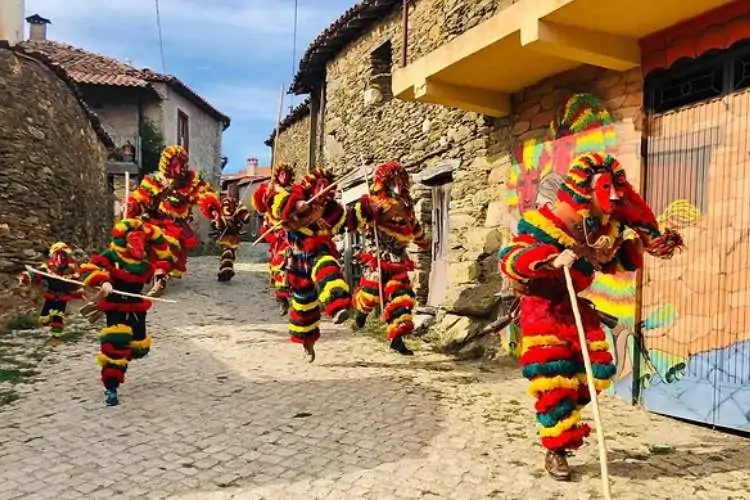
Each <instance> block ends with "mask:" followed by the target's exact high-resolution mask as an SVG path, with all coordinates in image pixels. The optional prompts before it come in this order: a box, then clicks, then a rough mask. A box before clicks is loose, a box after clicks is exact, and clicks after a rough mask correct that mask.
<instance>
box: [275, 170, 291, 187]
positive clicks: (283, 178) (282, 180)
mask: <svg viewBox="0 0 750 500" xmlns="http://www.w3.org/2000/svg"><path fill="white" fill-rule="evenodd" d="M277 179H278V181H279V184H281V185H282V186H286V185H287V184H289V180H290V179H289V172H287V171H286V170H282V171H281V172H279V175H278V177H277Z"/></svg>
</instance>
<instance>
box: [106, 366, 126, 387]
mask: <svg viewBox="0 0 750 500" xmlns="http://www.w3.org/2000/svg"><path fill="white" fill-rule="evenodd" d="M112 379H114V380H116V381H117V384H118V385H119V384H123V383H125V373H124V372H123V371H122V370H118V369H117V368H110V367H107V368H102V383H103V384H104V385H105V386H106V385H108V384H109V382H110V381H111V380H112Z"/></svg>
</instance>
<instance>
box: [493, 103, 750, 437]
mask: <svg viewBox="0 0 750 500" xmlns="http://www.w3.org/2000/svg"><path fill="white" fill-rule="evenodd" d="M631 135H632V134H631ZM621 139H622V138H621V137H620V136H619V135H618V128H617V126H616V124H615V123H614V120H613V119H612V117H611V115H610V114H609V113H608V112H607V110H606V109H604V108H603V106H602V104H601V102H600V100H599V99H598V98H597V97H596V96H593V95H590V94H577V95H574V96H572V97H571V98H570V99H568V100H567V101H566V102H565V103H564V104H563V105H561V106H560V108H559V109H558V111H557V113H556V117H555V119H554V120H553V121H552V123H551V124H550V127H549V129H548V131H547V133H546V137H545V138H543V140H529V141H526V142H524V143H523V144H520V145H519V146H518V147H517V148H516V150H515V152H514V155H513V158H512V169H511V173H510V178H509V179H508V182H507V184H506V189H507V198H506V199H507V200H508V217H509V225H510V227H513V228H515V222H517V220H518V218H519V216H520V215H521V214H522V213H523V212H525V211H526V210H529V209H533V208H536V207H538V206H541V205H543V204H545V203H547V202H549V201H552V200H553V199H554V198H555V193H556V191H557V188H558V186H559V184H560V182H561V181H562V179H563V176H564V175H565V173H566V171H567V167H568V165H569V164H570V161H571V159H572V158H573V157H575V156H576V155H579V154H583V153H586V152H591V151H607V152H608V153H610V154H612V155H614V156H616V157H617V158H618V159H620V160H621V162H622V163H623V164H627V163H628V159H627V158H624V156H627V155H632V156H634V158H630V159H629V160H630V162H631V164H633V165H638V164H639V163H640V158H639V155H638V153H637V151H636V149H635V148H633V149H632V150H630V149H628V150H623V148H622V146H623V141H622V140H621ZM682 158H688V157H686V156H683V157H682ZM704 159H705V158H704ZM696 161H697V160H696ZM708 163H709V164H710V161H708ZM665 169H666V167H665ZM665 171H666V170H665ZM628 175H629V176H630V175H631V172H628ZM704 180H705V179H704ZM698 181H700V180H699V179H698ZM649 182H652V183H655V184H658V183H659V182H660V179H658V178H657V179H649ZM661 182H662V184H663V183H664V180H663V179H661ZM706 182H707V181H706ZM657 195H658V196H660V198H661V200H660V203H659V204H658V205H659V206H660V207H662V208H661V211H660V213H658V214H657V217H658V220H659V222H660V224H662V226H665V227H666V226H669V227H673V228H676V229H678V230H680V231H681V232H682V233H683V236H684V237H685V240H686V243H687V245H688V250H687V252H685V253H684V254H683V255H681V256H679V257H678V258H675V259H674V260H673V261H670V262H669V263H668V265H666V266H664V265H662V264H660V265H659V266H653V265H652V266H649V265H648V264H649V263H653V262H652V261H649V260H647V269H646V272H645V280H644V282H645V283H646V285H645V286H644V289H643V319H642V321H641V322H640V324H638V325H636V324H635V317H636V314H635V313H636V305H635V296H636V282H635V273H623V274H619V275H599V276H597V278H596V280H595V282H594V284H593V286H592V287H591V289H590V290H589V291H588V292H587V296H588V298H590V299H591V300H592V301H593V302H595V303H596V305H597V307H598V308H599V309H600V310H601V311H603V312H605V313H607V314H609V315H612V316H615V317H617V318H618V323H617V326H616V327H615V328H612V329H610V328H608V327H606V326H605V331H607V334H608V337H609V340H610V344H611V345H612V349H613V354H614V356H615V360H616V363H617V367H618V371H617V375H616V378H615V383H614V384H613V386H612V389H611V391H612V392H614V393H615V394H616V395H617V396H619V397H622V398H623V399H625V400H627V401H630V400H632V388H633V377H634V374H638V381H637V386H638V388H639V392H640V397H641V401H642V402H643V404H644V405H645V406H646V407H647V408H648V409H650V410H652V411H655V412H659V413H665V414H671V415H675V416H679V417H684V418H688V419H692V420H696V421H700V422H705V423H711V424H714V425H719V426H722V427H729V428H736V429H743V430H750V335H748V334H747V333H746V332H750V324H749V325H748V326H747V328H744V327H737V328H739V329H740V330H742V332H741V334H735V335H732V334H727V333H725V332H724V331H723V330H722V329H721V325H718V323H717V324H716V325H715V327H713V326H712V327H709V325H708V324H707V323H706V322H705V321H704V322H703V325H704V330H702V331H697V330H696V326H697V325H698V324H700V321H701V320H705V319H706V317H703V316H701V318H699V319H696V315H697V314H698V313H697V312H696V309H700V308H699V307H697V306H696V301H695V297H696V293H697V292H698V290H697V289H696V288H695V287H694V288H693V289H690V286H691V285H696V286H697V282H696V279H697V278H705V277H706V276H705V272H704V271H700V273H703V274H700V276H698V277H696V271H695V266H694V260H695V258H696V254H695V253H694V250H692V249H696V248H697V247H701V249H702V248H705V246H706V245H707V244H708V245H710V241H711V240H710V239H707V235H706V231H707V227H708V226H711V227H713V228H714V229H713V230H711V231H712V232H715V231H716V229H717V228H720V227H721V226H720V225H719V224H718V223H717V222H716V221H712V220H711V219H710V218H709V217H706V216H704V215H705V214H703V213H702V212H701V210H700V209H699V208H698V206H697V205H699V204H700V203H699V202H700V201H701V200H699V199H698V198H700V197H697V195H695V194H693V192H692V191H690V190H686V189H682V190H680V189H676V190H672V191H671V192H667V193H658V194H655V195H654V196H657ZM702 201H704V202H705V200H702ZM704 204H705V203H704ZM745 204H750V200H748V201H747V202H745ZM748 225H749V226H750V218H749V220H748ZM747 229H748V231H747V235H746V236H748V235H750V227H748V228H747ZM714 236H715V237H717V238H718V236H716V235H714ZM716 241H718V240H716ZM707 242H708V243H707ZM748 245H750V243H748ZM691 253H692V255H691ZM747 255H748V260H750V252H748V254H747ZM647 259H648V258H647ZM747 267H749V268H750V265H748V266H747ZM748 271H750V269H748ZM717 272H718V271H717ZM691 277H692V281H691ZM714 283H715V284H718V280H714ZM749 283H750V281H749ZM710 285H711V283H709V281H707V280H706V279H704V280H703V282H701V286H702V289H701V291H702V292H703V293H706V294H709V295H710V294H712V290H711V289H710ZM707 287H708V288H707ZM748 312H750V300H748ZM715 313H716V311H711V312H710V313H709V314H708V315H707V316H708V317H709V318H710V317H711V314H715ZM747 322H748V323H750V314H748V320H747ZM716 327H719V328H718V330H717V329H716ZM637 331H638V332H640V333H641V337H640V338H641V339H642V341H640V342H639V341H637V340H636V339H637V338H638V337H637V336H636V335H635V332H637ZM518 335H519V333H518V332H517V331H516V330H515V329H514V328H513V327H509V328H507V329H506V330H505V331H504V332H503V333H502V334H501V340H502V342H503V344H504V346H505V347H506V349H509V350H511V351H513V350H514V349H517V346H519V345H520V342H519V339H518ZM516 353H517V352H516ZM743 359H744V361H742V360H743ZM730 367H731V368H730ZM730 371H731V372H733V374H734V375H733V376H732V377H729V378H727V380H729V379H732V380H734V381H735V383H734V385H732V384H731V383H728V382H726V381H723V382H722V381H720V380H719V372H721V373H724V374H726V373H727V372H730ZM725 378H726V377H725ZM706 391H709V392H710V393H711V396H710V397H707V395H706Z"/></svg>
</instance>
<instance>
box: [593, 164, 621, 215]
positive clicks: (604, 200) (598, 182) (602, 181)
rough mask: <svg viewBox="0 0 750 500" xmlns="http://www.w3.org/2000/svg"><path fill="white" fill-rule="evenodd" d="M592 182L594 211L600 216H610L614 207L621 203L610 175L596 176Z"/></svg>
mask: <svg viewBox="0 0 750 500" xmlns="http://www.w3.org/2000/svg"><path fill="white" fill-rule="evenodd" d="M592 182H593V185H594V192H593V196H592V204H593V207H594V210H595V211H596V212H598V213H600V214H605V215H611V214H612V211H613V210H614V209H615V207H617V206H618V205H620V204H621V203H622V193H621V192H620V191H619V190H618V189H617V186H616V185H615V182H614V179H613V178H612V174H610V173H608V172H605V173H602V174H596V175H594V179H593V181H592Z"/></svg>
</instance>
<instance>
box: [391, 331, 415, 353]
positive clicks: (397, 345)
mask: <svg viewBox="0 0 750 500" xmlns="http://www.w3.org/2000/svg"><path fill="white" fill-rule="evenodd" d="M391 349H393V350H394V351H396V352H397V353H399V354H401V355H402V356H414V351H412V350H411V349H409V348H408V347H406V344H404V338H403V337H402V336H401V335H398V336H396V337H393V340H391Z"/></svg>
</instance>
